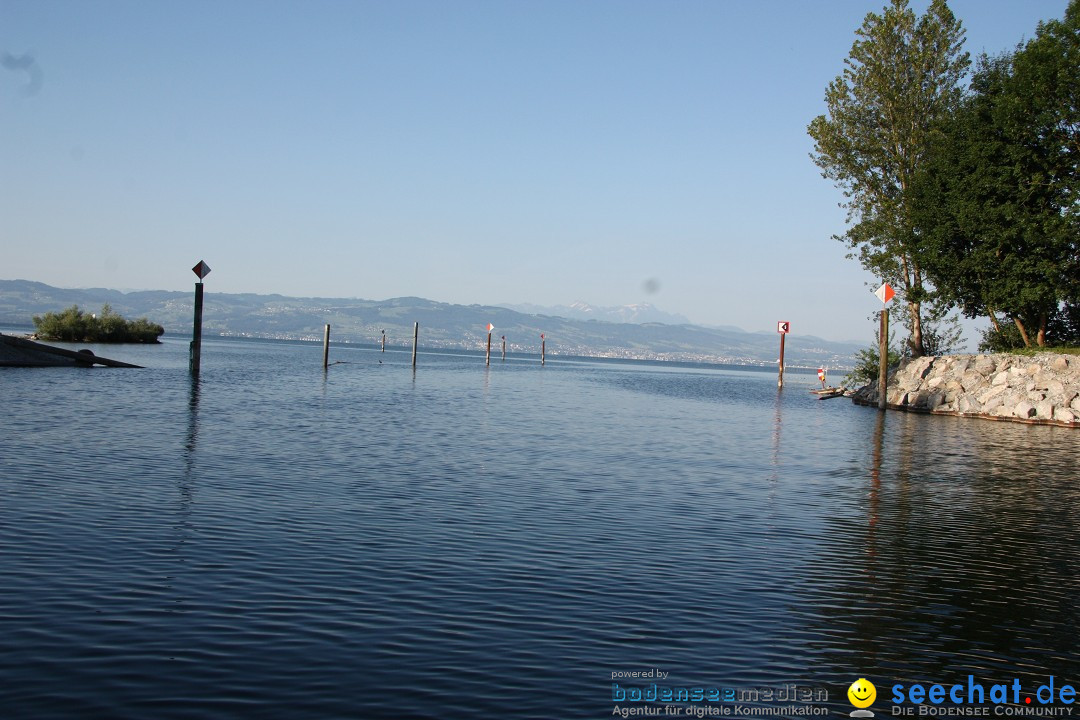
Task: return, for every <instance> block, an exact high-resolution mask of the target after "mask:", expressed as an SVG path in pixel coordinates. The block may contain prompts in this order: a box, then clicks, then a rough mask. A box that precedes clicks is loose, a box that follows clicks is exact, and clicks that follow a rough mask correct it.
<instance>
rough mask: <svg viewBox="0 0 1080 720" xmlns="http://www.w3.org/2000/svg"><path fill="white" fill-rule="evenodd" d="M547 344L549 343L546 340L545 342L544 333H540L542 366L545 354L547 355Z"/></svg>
mask: <svg viewBox="0 0 1080 720" xmlns="http://www.w3.org/2000/svg"><path fill="white" fill-rule="evenodd" d="M546 342H547V341H546V340H544V333H540V364H541V365H543V364H544V354H545V347H544V344H545V343H546Z"/></svg>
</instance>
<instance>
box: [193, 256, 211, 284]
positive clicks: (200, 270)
mask: <svg viewBox="0 0 1080 720" xmlns="http://www.w3.org/2000/svg"><path fill="white" fill-rule="evenodd" d="M191 272H193V273H195V274H196V275H198V276H199V279H200V280H202V279H203V278H204V277H206V276H207V275H209V274H210V266H209V265H207V264H206V263H205V262H203V261H202V260H200V261H199V264H198V265H196V266H195V267H193V268H191Z"/></svg>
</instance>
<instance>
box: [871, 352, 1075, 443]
mask: <svg viewBox="0 0 1080 720" xmlns="http://www.w3.org/2000/svg"><path fill="white" fill-rule="evenodd" d="M854 401H855V402H856V403H859V404H860V405H875V406H876V405H877V404H878V382H877V381H876V380H875V381H874V382H872V383H870V384H869V385H867V386H865V387H863V388H860V389H859V390H858V392H856V393H855V396H854ZM885 401H886V404H887V405H888V407H890V408H892V409H896V410H911V411H915V412H931V413H937V414H943V415H960V416H964V417H982V418H990V419H994V420H1013V421H1017V422H1029V423H1030V422H1036V423H1050V424H1054V425H1068V426H1072V427H1078V428H1080V356H1075V355H1074V356H1069V355H1059V354H1056V353H1040V354H1038V355H1035V356H1032V357H1024V356H1021V355H1004V354H1001V355H944V356H941V357H922V358H916V359H914V360H910V361H907V362H905V363H902V364H901V365H900V367H899V368H897V369H895V370H893V371H891V372H890V373H889V381H888V385H887V394H886V396H885Z"/></svg>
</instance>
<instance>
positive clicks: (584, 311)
mask: <svg viewBox="0 0 1080 720" xmlns="http://www.w3.org/2000/svg"><path fill="white" fill-rule="evenodd" d="M499 307H504V308H506V309H508V310H516V311H517V312H520V313H525V314H526V315H551V316H553V317H563V318H566V319H567V320H605V321H607V322H618V323H637V324H641V323H664V324H666V325H689V324H690V320H689V319H688V318H686V317H685V316H683V315H676V314H675V313H668V312H664V311H663V310H660V309H659V308H657V307H655V306H653V305H650V304H648V303H641V304H638V305H620V306H619V307H596V306H595V305H589V304H588V303H585V302H581V301H580V300H579V301H578V302H575V303H571V304H570V305H554V306H548V307H545V306H543V305H530V304H528V303H524V304H520V303H519V304H508V303H502V304H500V305H499Z"/></svg>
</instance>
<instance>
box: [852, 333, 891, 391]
mask: <svg viewBox="0 0 1080 720" xmlns="http://www.w3.org/2000/svg"><path fill="white" fill-rule="evenodd" d="M874 336H875V338H874V344H873V345H871V346H870V347H868V348H864V349H862V350H859V351H858V352H857V353H855V367H853V368H852V369H851V372H849V373H848V374H847V376H846V377H845V378H844V386H845V387H861V386H863V385H868V384H870V383H871V382H873V381H874V380H877V379H878V375H879V373H880V372H881V365H880V362H879V358H880V357H881V352H880V349H879V346H880V342H881V332H880V331H878V332H876V333H874ZM893 339H894V335H893V333H889V344H888V347H887V348H886V354H887V358H888V360H887V363H888V366H889V367H890V368H894V367H896V366H897V365H899V364H900V361H901V360H902V359H903V357H902V356H901V355H900V351H899V350H897V349H896V345H895V344H894V342H893Z"/></svg>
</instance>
